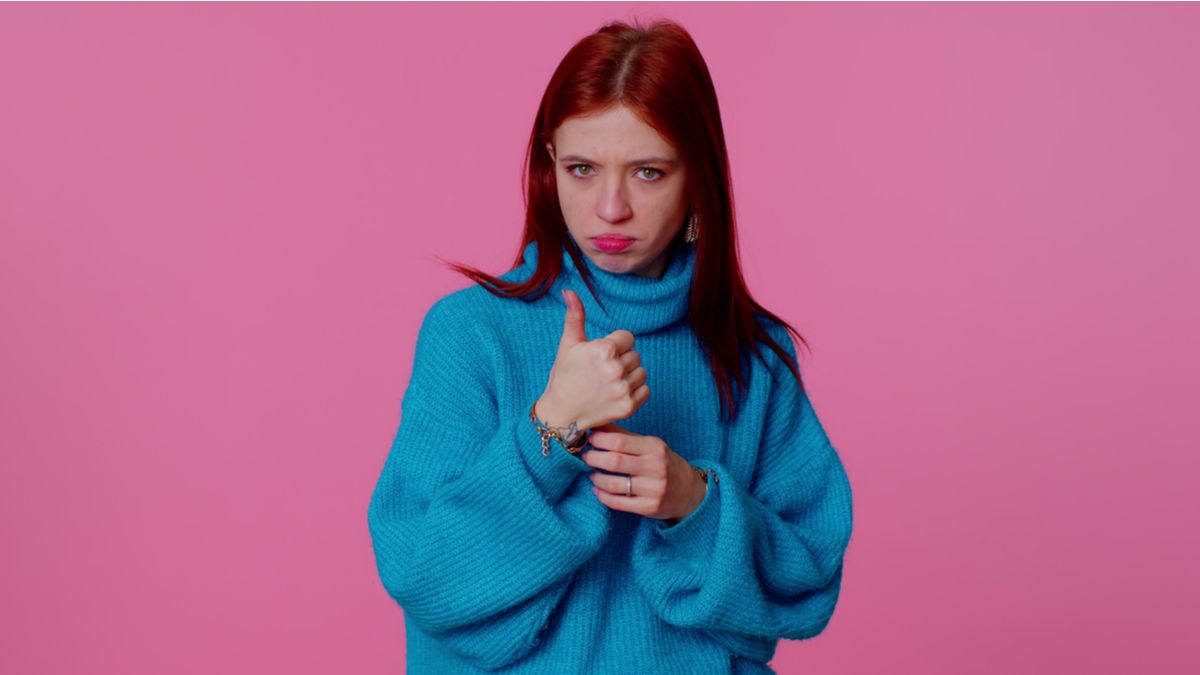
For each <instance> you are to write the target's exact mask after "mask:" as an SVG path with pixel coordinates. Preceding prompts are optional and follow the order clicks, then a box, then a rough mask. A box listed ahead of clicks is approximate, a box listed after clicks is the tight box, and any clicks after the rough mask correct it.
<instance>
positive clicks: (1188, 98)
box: [0, 3, 1200, 675]
mask: <svg viewBox="0 0 1200 675" xmlns="http://www.w3.org/2000/svg"><path fill="white" fill-rule="evenodd" d="M635 15H636V16H638V17H641V18H653V17H654V16H660V15H661V16H667V17H670V18H674V19H676V20H678V21H680V22H681V23H683V24H684V26H685V27H686V28H688V29H689V30H690V31H691V32H692V34H693V36H694V37H695V39H696V41H697V43H698V44H699V46H700V48H701V50H702V51H703V52H704V54H705V56H706V58H707V60H708V63H709V66H710V68H711V70H712V74H713V77H714V79H715V82H716V86H717V92H718V95H719V97H720V101H721V106H722V114H723V116H724V121H725V125H726V133H727V137H728V142H729V147H730V151H731V154H732V163H733V171H734V181H735V189H736V197H737V208H738V214H739V218H740V230H741V251H742V254H743V260H744V262H745V264H746V273H747V275H748V278H749V282H750V285H751V288H752V290H753V291H754V292H755V293H756V295H757V297H758V299H759V300H761V301H762V302H763V303H764V304H766V305H767V306H768V307H771V308H772V309H774V310H775V311H777V312H778V313H780V314H781V315H782V316H784V317H785V318H787V319H789V320H790V321H793V322H794V323H795V325H796V326H797V327H798V328H799V329H800V331H801V333H802V334H804V335H805V336H806V337H807V338H808V339H809V341H810V342H811V344H812V345H813V348H814V351H813V354H812V355H811V356H808V355H807V354H804V355H803V360H802V366H804V368H805V369H806V374H807V377H808V381H809V383H810V384H809V386H810V388H811V389H810V391H811V393H812V395H813V397H814V402H815V405H816V406H817V408H818V411H819V414H821V416H822V418H823V420H824V422H825V425H826V426H827V429H828V430H829V432H830V434H831V436H832V437H833V438H834V440H835V443H836V444H837V446H838V448H839V450H840V452H841V453H842V457H843V460H844V462H845V464H846V466H847V469H848V470H849V472H850V476H851V481H852V483H853V485H854V488H855V494H856V514H855V526H856V529H855V535H854V538H853V540H852V542H851V545H850V549H849V551H848V554H847V565H848V567H847V571H846V575H845V584H844V587H843V594H842V599H841V603H840V605H839V607H838V609H837V612H836V614H835V616H834V619H833V621H832V623H831V624H830V626H829V628H828V629H827V630H826V632H825V633H824V634H822V635H820V636H819V637H817V638H815V639H812V640H808V641H803V642H783V643H781V645H780V649H779V653H778V656H777V657H776V659H775V661H774V662H773V665H774V666H775V667H776V668H777V669H778V670H779V671H780V672H781V673H919V674H922V675H934V674H940V673H946V674H951V673H954V674H959V673H975V674H990V673H1005V674H1008V673H1055V674H1058V673H1068V672H1069V673H1091V674H1108V673H1112V674H1116V673H1133V672H1145V673H1151V672H1152V673H1184V672H1198V671H1197V669H1198V668H1200V658H1198V656H1197V652H1196V651H1195V650H1194V649H1185V641H1187V640H1189V639H1191V638H1192V635H1191V634H1192V633H1194V632H1195V629H1196V628H1197V622H1196V618H1195V606H1196V603H1197V601H1198V600H1200V592H1198V587H1200V584H1198V580H1197V574H1196V569H1197V566H1198V563H1200V555H1198V549H1200V547H1198V545H1197V544H1198V541H1197V540H1198V536H1200V535H1198V532H1200V527H1197V525H1198V522H1200V521H1198V519H1197V515H1198V509H1197V503H1196V498H1195V494H1196V487H1195V486H1196V484H1197V478H1198V476H1197V473H1198V472H1197V468H1198V467H1197V465H1198V464H1200V462H1198V461H1197V459H1196V452H1197V450H1198V449H1200V442H1198V441H1200V434H1198V432H1197V429H1196V426H1195V422H1194V420H1195V417H1194V415H1195V413H1196V409H1197V404H1198V403H1200V400H1198V398H1200V397H1197V395H1196V393H1195V391H1196V389H1195V382H1196V379H1197V375H1200V359H1198V357H1197V356H1196V350H1195V345H1196V341H1197V337H1198V332H1200V331H1197V323H1198V320H1197V309H1196V308H1197V307H1198V306H1200V298H1198V297H1197V296H1198V295H1200V283H1198V280H1197V278H1196V276H1195V274H1194V272H1193V271H1192V270H1189V269H1188V266H1189V263H1194V259H1195V257H1196V252H1197V244H1198V243H1200V242H1198V241H1197V239H1198V236H1197V225H1200V217H1198V216H1200V206H1198V203H1197V194H1198V193H1197V185H1200V164H1198V163H1197V157H1198V156H1200V131H1198V126H1197V120H1198V119H1200V78H1198V77H1197V64H1198V63H1200V47H1198V46H1197V45H1198V44H1200V43H1197V42H1196V41H1195V39H1194V38H1195V36H1196V34H1197V33H1200V7H1198V6H1197V5H1195V4H1174V3H1168V4H1160V5H1149V4H1117V3H1111V4H1110V3H1103V4H1083V3H1066V4H1040V3H1033V4H1024V3H1021V4H986V5H984V4H975V5H956V4H941V3H936V4H890V3H889V4H881V5H876V4H857V3H855V4H844V5H828V4H798V5H774V4H773V5H753V6H752V5H737V6H735V5H726V4H703V5H700V4H696V5H687V4H664V5H637V6H633V5H627V4H608V3H606V4H594V5H571V6H566V5H545V4H531V5H507V6H487V7H481V6H470V5H453V6H428V5H398V4H397V5H385V4H373V3H372V4H362V5H355V6H347V5H341V6H337V5H325V4H292V5H286V4H269V5H249V4H224V3H220V4H216V5H198V4H190V3H188V4H179V5H146V4H141V3H132V4H119V5H117V4H114V5H91V4H86V5H79V4H7V3H6V4H5V5H3V6H0V101H2V103H0V310H2V311H3V331H2V332H0V353H2V354H3V356H2V357H0V359H2V360H0V363H2V364H3V366H2V368H3V370H2V372H0V381H2V382H3V386H2V388H0V396H2V399H0V422H2V426H0V442H2V445H3V452H2V454H0V503H2V504H3V508H2V510H0V528H2V532H0V535H2V537H3V539H2V540H3V546H4V555H3V556H0V598H2V601H0V606H2V607H3V610H2V612H0V621H2V625H0V671H3V672H6V673H55V674H58V673H62V674H66V673H72V674H73V673H120V674H123V675H131V674H141V673H181V674H182V673H213V672H222V673H266V672H280V673H282V672H287V673H297V674H299V673H330V672H353V673H396V672H401V671H402V670H403V653H404V645H403V634H402V625H403V624H402V613H401V610H400V609H399V607H398V606H397V605H395V604H394V602H393V601H392V600H391V599H390V598H389V597H388V596H387V594H386V592H385V591H384V590H383V588H382V586H381V584H380V582H379V580H378V577H377V576H376V571H375V568H374V559H373V554H372V551H371V546H370V541H369V535H368V530H367V525H366V507H367V502H368V499H369V497H370V491H371V489H372V488H373V486H374V482H375V480H376V478H377V477H378V472H379V470H380V468H381V466H382V463H383V459H384V457H385V454H386V452H387V448H388V445H389V443H390V441H391V436H392V434H393V433H394V431H395V425H396V423H397V421H398V418H399V408H400V399H401V396H402V394H403V391H404V387H405V385H406V382H407V378H408V373H409V368H410V366H411V357H412V348H413V340H414V338H415V336H416V329H417V327H418V325H419V322H420V319H421V317H422V315H423V313H424V312H425V310H426V309H427V308H428V306H429V305H430V304H431V303H432V302H433V301H434V300H435V299H436V298H438V297H440V296H441V295H443V294H445V293H447V292H449V291H451V290H453V289H456V288H460V287H462V286H464V285H465V284H466V283H467V282H466V279H465V278H462V277H458V276H456V275H454V274H452V273H450V272H449V271H446V270H444V269H443V268H442V267H440V266H439V264H438V263H437V261H436V260H435V258H434V256H435V255H440V256H442V257H445V258H448V259H452V260H459V261H464V262H468V263H471V264H475V265H479V266H482V267H483V268H485V269H488V270H490V271H493V272H500V271H503V270H504V269H507V267H506V264H507V263H508V262H510V261H511V259H512V257H513V256H514V254H515V253H516V251H517V246H518V244H519V242H518V240H517V237H518V235H519V231H520V223H521V217H522V212H521V209H522V206H521V193H520V190H519V184H518V180H519V171H520V161H521V155H522V151H523V144H524V142H525V140H526V138H527V135H528V132H529V128H530V125H531V123H532V116H533V113H534V111H535V109H536V105H537V101H538V98H539V97H540V95H541V92H542V88H543V87H544V85H545V83H546V80H547V78H548V77H549V75H550V73H551V71H552V70H553V68H554V66H555V65H556V64H557V62H558V60H559V59H560V58H561V57H562V55H563V54H564V53H565V51H566V50H567V48H568V47H569V46H570V45H571V44H572V43H573V42H574V41H576V40H577V39H579V38H580V37H582V36H583V35H585V34H586V33H588V32H590V31H592V30H594V29H595V28H597V27H598V26H599V25H601V24H602V23H603V22H604V21H606V20H609V19H614V18H628V17H631V16H635ZM464 461H466V458H464Z"/></svg>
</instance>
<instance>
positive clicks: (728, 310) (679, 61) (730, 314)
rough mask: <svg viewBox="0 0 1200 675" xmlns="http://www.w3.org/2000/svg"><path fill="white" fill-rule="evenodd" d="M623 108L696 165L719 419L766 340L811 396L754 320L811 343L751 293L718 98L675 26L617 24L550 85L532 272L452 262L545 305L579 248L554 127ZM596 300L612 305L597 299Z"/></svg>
mask: <svg viewBox="0 0 1200 675" xmlns="http://www.w3.org/2000/svg"><path fill="white" fill-rule="evenodd" d="M617 105H623V106H626V107H628V108H630V109H631V110H633V111H634V112H636V113H637V114H638V116H639V117H640V118H641V119H642V120H643V121H644V122H645V123H646V124H649V125H650V126H651V127H653V128H654V129H655V130H656V131H658V133H659V134H661V135H662V136H663V137H664V138H665V139H666V140H667V141H668V142H670V143H671V144H672V146H674V148H675V149H676V150H677V151H678V152H679V153H680V155H681V160H682V161H683V162H684V166H685V167H686V175H687V185H686V186H685V188H684V189H685V193H686V196H687V198H688V202H689V204H690V205H691V209H690V210H689V213H688V216H689V217H690V216H691V214H692V213H695V214H696V215H697V221H698V222H697V223H696V224H697V227H698V230H699V238H698V239H697V241H696V242H695V243H694V244H683V245H685V246H688V245H695V246H696V247H697V250H696V263H695V274H694V277H693V279H692V286H691V291H690V300H689V303H688V304H689V306H688V322H689V323H690V324H691V327H692V330H693V332H694V333H695V335H696V337H697V340H698V342H699V343H700V345H701V347H702V348H703V350H704V353H705V357H706V358H707V360H708V363H709V368H710V370H711V371H712V373H713V381H714V382H715V383H716V385H717V390H718V395H719V399H720V410H719V411H718V414H725V413H727V412H728V414H729V416H730V418H731V419H732V418H734V417H736V416H737V410H738V407H739V406H738V404H737V401H736V398H735V394H734V391H733V387H732V386H731V380H732V381H735V382H736V383H737V384H738V389H739V392H742V393H744V391H745V389H746V386H747V374H746V371H745V370H744V367H745V365H746V359H747V358H748V352H749V349H753V351H754V353H755V355H757V356H758V357H759V358H760V359H761V358H762V355H761V352H760V350H759V348H758V345H757V342H762V343H764V344H766V345H767V346H768V347H770V348H771V349H772V350H773V351H775V353H776V354H778V355H779V356H780V358H781V359H783V361H784V363H786V364H787V366H788V369H789V370H791V372H792V376H793V377H795V378H796V381H797V382H798V383H799V385H800V388H801V391H803V390H804V382H803V380H802V379H801V377H800V372H799V369H798V368H797V367H796V366H795V365H793V363H792V360H791V359H790V358H788V355H787V353H786V352H784V351H783V349H782V348H781V347H780V345H779V344H778V343H777V342H775V340H773V339H772V338H771V337H770V336H769V335H768V334H767V331H766V330H765V329H764V328H763V327H762V326H761V325H760V324H759V322H758V321H757V320H755V315H759V316H763V317H766V318H768V319H770V320H773V321H775V322H776V323H778V324H781V325H782V326H783V327H784V328H785V329H786V330H787V331H790V332H791V333H792V334H794V335H795V336H796V338H797V339H798V340H800V342H801V343H803V344H804V345H805V346H806V347H807V346H808V343H807V342H806V341H805V340H804V338H803V337H801V336H800V334H799V333H798V332H797V331H796V329H795V328H793V327H792V326H791V325H789V324H788V323H787V322H786V321H784V320H783V319H781V318H779V317H778V316H776V315H775V314H773V313H771V312H770V311H768V310H767V309H766V308H764V307H763V306H762V305H759V304H758V303H757V302H756V301H755V300H754V299H753V298H752V297H750V293H749V291H748V290H747V288H746V284H745V281H744V279H743V278H742V272H741V267H740V265H739V262H738V254H737V232H736V224H735V220H734V214H733V187H732V184H731V181H730V177H729V158H728V155H727V152H726V149H725V134H724V131H723V130H722V127H721V113H720V109H719V106H718V105H717V94H716V90H715V89H714V88H713V83H712V78H711V77H710V76H709V73H708V66H707V65H706V64H705V62H704V57H703V56H701V54H700V50H699V49H698V48H697V47H696V43H695V42H694V41H693V40H692V37H691V35H689V34H688V32H687V31H686V30H684V29H683V28H682V27H681V26H679V25H678V24H676V23H674V22H671V21H666V20H660V21H656V22H655V23H653V24H652V25H650V26H649V27H644V26H641V25H638V24H637V22H636V21H635V23H634V25H632V26H631V25H629V24H626V23H623V22H619V21H617V22H612V23H609V24H608V25H605V26H603V27H602V28H600V29H599V30H597V31H596V32H595V33H593V34H591V35H588V36H587V37H585V38H583V39H582V40H580V41H579V42H578V43H576V44H575V46H573V47H572V48H571V50H570V51H569V52H567V54H566V56H564V57H563V60H562V62H561V63H559V65H558V68H557V69H556V70H555V71H554V74H553V75H552V76H551V78H550V82H549V83H548V84H547V85H546V91H545V93H544V94H543V95H542V101H541V104H540V105H539V106H538V111H537V118H536V120H535V121H534V125H533V132H532V133H531V134H530V136H529V144H528V145H527V147H526V149H525V163H526V165H525V173H524V175H523V176H522V181H523V183H524V185H525V186H526V199H525V232H524V234H523V235H522V237H521V245H520V250H519V251H518V253H517V257H516V260H515V262H514V263H513V269H516V267H518V266H520V265H523V264H524V263H525V257H524V248H525V246H526V245H527V244H528V243H529V242H530V241H537V249H538V251H539V255H538V257H537V269H536V270H535V271H534V273H533V275H532V276H531V277H529V279H527V280H525V281H524V282H519V283H511V282H508V281H505V280H503V279H499V278H497V277H494V276H492V275H490V274H486V273H484V272H481V271H480V270H478V269H476V268H473V267H469V266H466V265H460V264H456V263H446V264H447V265H449V266H450V267H451V268H453V269H455V270H456V271H458V272H460V273H462V274H464V275H466V276H468V277H470V278H471V279H472V280H473V281H475V282H476V283H478V284H480V285H482V286H483V287H484V288H486V289H487V290H488V291H489V292H490V293H492V294H493V295H498V296H501V297H507V298H511V297H518V296H519V297H522V298H523V297H525V296H532V297H533V298H539V297H541V296H542V295H543V294H545V293H546V291H547V290H549V289H550V285H551V284H552V283H553V281H554V279H556V278H557V277H558V274H559V272H560V271H561V270H562V255H561V254H560V252H561V251H562V250H564V246H565V245H566V243H567V242H568V241H569V237H568V233H567V225H566V222H565V221H564V219H563V215H562V208H561V207H560V205H559V202H558V191H557V185H556V182H555V181H556V177H555V172H554V162H553V160H552V159H551V157H550V156H549V154H548V153H547V152H546V147H545V146H546V143H548V142H552V141H553V135H554V132H555V130H556V129H558V127H559V125H561V124H562V123H563V121H564V120H566V119H567V118H569V117H573V116H576V115H588V114H592V113H597V112H601V111H604V110H606V109H609V108H612V107H614V106H617ZM680 236H682V235H680ZM673 244H674V242H673ZM565 249H566V250H567V252H568V254H569V255H570V256H571V257H572V259H573V260H574V261H575V268H576V269H577V270H581V271H582V272H583V273H584V281H585V283H586V284H587V286H588V289H589V290H591V292H592V295H593V296H596V290H595V288H594V287H593V286H592V283H591V281H590V280H589V279H588V276H587V274H586V266H585V265H583V264H582V263H581V261H580V260H579V256H580V255H582V254H581V253H580V252H579V251H578V250H577V248H576V247H574V246H565ZM543 252H544V254H543ZM443 262H445V261H443ZM597 301H598V302H601V304H603V302H602V301H601V300H600V298H599V297H597ZM727 407H728V410H727Z"/></svg>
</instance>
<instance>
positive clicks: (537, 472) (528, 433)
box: [515, 419, 592, 505]
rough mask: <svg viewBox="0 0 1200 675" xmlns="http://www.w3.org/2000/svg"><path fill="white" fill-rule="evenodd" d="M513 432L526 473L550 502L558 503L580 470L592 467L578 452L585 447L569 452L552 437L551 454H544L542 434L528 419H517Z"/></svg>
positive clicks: (585, 470) (589, 469) (582, 471)
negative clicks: (526, 469)
mask: <svg viewBox="0 0 1200 675" xmlns="http://www.w3.org/2000/svg"><path fill="white" fill-rule="evenodd" d="M515 433H516V441H517V447H518V448H520V449H521V457H522V459H523V460H524V461H525V466H526V467H527V468H528V469H529V475H530V476H531V477H532V478H533V482H534V483H535V484H536V485H537V486H538V487H539V488H540V489H541V490H542V493H543V494H544V495H545V496H546V501H548V502H549V503H550V504H551V505H554V504H556V503H558V501H559V499H561V498H562V496H563V493H565V492H566V491H567V488H568V487H570V485H571V483H572V482H573V481H574V480H575V478H576V477H577V476H578V475H579V474H581V473H586V472H588V471H591V470H592V467H591V466H590V465H588V463H587V462H585V461H583V458H582V457H580V456H579V455H582V454H583V452H586V449H585V450H584V451H583V452H580V453H579V454H578V455H572V454H571V453H569V452H567V450H566V448H564V447H563V446H562V444H561V443H559V442H558V441H556V440H553V439H551V441H550V454H549V455H548V456H547V455H543V454H542V437H541V435H540V434H538V430H537V427H536V426H534V424H533V422H531V421H530V420H528V419H523V420H519V421H518V422H517V428H516V430H515Z"/></svg>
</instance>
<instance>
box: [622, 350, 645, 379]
mask: <svg viewBox="0 0 1200 675" xmlns="http://www.w3.org/2000/svg"><path fill="white" fill-rule="evenodd" d="M617 360H618V361H620V362H621V365H622V366H624V367H625V373H626V374H629V373H631V372H633V371H634V369H636V368H637V367H639V366H641V365H642V355H641V354H639V353H638V351H637V350H636V349H630V350H629V351H627V352H625V353H624V354H621V355H620V356H619V357H618V359H617Z"/></svg>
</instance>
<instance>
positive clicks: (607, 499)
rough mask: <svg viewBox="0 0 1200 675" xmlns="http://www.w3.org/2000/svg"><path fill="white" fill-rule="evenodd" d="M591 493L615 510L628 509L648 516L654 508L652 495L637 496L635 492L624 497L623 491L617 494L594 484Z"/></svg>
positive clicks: (630, 511)
mask: <svg viewBox="0 0 1200 675" xmlns="http://www.w3.org/2000/svg"><path fill="white" fill-rule="evenodd" d="M592 494H594V495H596V499H598V500H599V501H600V503H601V504H604V505H605V506H607V507H608V508H610V509H614V510H616V511H628V512H629V513H636V514H638V515H642V516H648V515H649V514H650V513H651V511H652V510H653V509H654V502H655V499H654V498H653V497H639V496H638V495H637V494H636V493H635V494H634V495H633V496H632V497H626V496H625V493H624V492H622V493H621V494H619V495H617V494H613V493H611V492H609V491H607V490H604V489H601V488H598V487H596V486H595V485H593V486H592Z"/></svg>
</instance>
